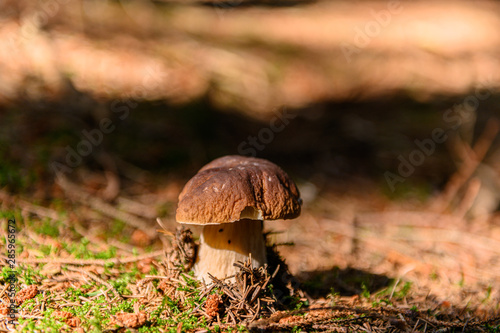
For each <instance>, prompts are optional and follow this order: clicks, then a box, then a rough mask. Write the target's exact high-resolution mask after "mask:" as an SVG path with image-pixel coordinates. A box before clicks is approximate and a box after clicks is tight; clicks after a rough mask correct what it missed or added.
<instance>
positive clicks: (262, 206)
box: [176, 155, 301, 224]
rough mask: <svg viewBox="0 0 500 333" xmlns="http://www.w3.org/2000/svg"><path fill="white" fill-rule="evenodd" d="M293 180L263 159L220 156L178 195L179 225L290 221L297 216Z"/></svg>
mask: <svg viewBox="0 0 500 333" xmlns="http://www.w3.org/2000/svg"><path fill="white" fill-rule="evenodd" d="M300 204H301V199H300V194H299V190H298V189H297V186H296V185H295V183H294V182H293V180H291V179H290V177H288V175H287V174H286V173H285V172H284V171H283V170H282V169H281V168H280V167H278V166H277V165H276V164H274V163H271V162H269V161H267V160H264V159H260V158H254V157H243V156H237V155H234V156H224V157H221V158H218V159H216V160H214V161H212V162H210V163H208V164H207V165H205V166H204V167H203V168H201V169H200V171H198V173H197V174H196V175H195V176H194V177H193V178H191V180H190V181H189V182H188V183H187V184H186V185H185V186H184V189H183V190H182V192H181V194H180V195H179V205H178V207H177V212H176V219H177V221H178V222H179V223H190V224H219V223H229V222H234V221H238V220H240V219H243V218H247V219H255V220H276V219H293V218H295V217H297V216H299V215H300Z"/></svg>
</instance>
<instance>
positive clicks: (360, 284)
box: [296, 267, 394, 298]
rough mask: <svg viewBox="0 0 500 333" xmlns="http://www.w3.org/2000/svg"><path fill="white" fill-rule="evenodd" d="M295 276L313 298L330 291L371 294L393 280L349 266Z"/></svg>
mask: <svg viewBox="0 0 500 333" xmlns="http://www.w3.org/2000/svg"><path fill="white" fill-rule="evenodd" d="M296 278H297V279H298V280H299V281H300V283H301V287H302V289H304V290H305V291H306V292H307V293H308V294H309V296H311V297H313V298H320V297H327V296H328V295H329V294H331V293H332V292H333V293H336V294H338V295H340V296H354V295H360V294H363V293H369V294H373V293H376V292H378V291H380V290H382V289H384V288H387V287H389V286H390V285H391V284H392V283H393V282H394V280H393V279H390V278H389V277H387V276H384V275H378V274H373V273H370V272H366V271H363V270H359V269H355V268H350V267H349V268H346V269H340V268H338V267H333V268H332V269H329V270H322V271H311V272H303V273H300V274H299V275H298V276H296Z"/></svg>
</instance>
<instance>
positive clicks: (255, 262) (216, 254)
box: [194, 219, 266, 283]
mask: <svg viewBox="0 0 500 333" xmlns="http://www.w3.org/2000/svg"><path fill="white" fill-rule="evenodd" d="M262 228H263V223H262V221H258V220H257V221H256V220H250V219H243V220H240V221H236V222H232V223H223V224H217V225H206V226H204V227H203V232H202V234H201V237H200V248H199V251H198V257H197V259H196V263H195V265H194V272H195V276H196V277H197V278H198V279H199V280H204V281H205V282H206V283H210V282H211V279H210V277H209V276H208V273H210V274H212V275H213V276H215V277H217V278H219V279H222V278H225V277H228V276H231V275H234V274H235V273H236V272H237V271H238V268H237V267H235V266H234V263H236V262H237V261H246V260H247V259H248V258H249V256H250V254H251V257H252V266H253V267H255V268H256V267H260V266H262V265H264V264H265V263H266V246H265V241H264V236H263V235H262Z"/></svg>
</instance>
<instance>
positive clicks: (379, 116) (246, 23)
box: [0, 0, 500, 310]
mask: <svg viewBox="0 0 500 333" xmlns="http://www.w3.org/2000/svg"><path fill="white" fill-rule="evenodd" d="M499 30H500V3H498V2H496V1H411V2H409V1H408V2H407V1H308V0H262V1H258V0H257V1H246V0H229V1H194V0H193V1H191V0H187V1H175V0H172V1H168V0H164V1H148V0H144V1H139V0H127V1H126V0H116V1H81V0H45V1H22V0H21V1H11V0H3V1H0V188H1V189H2V195H1V198H0V199H1V200H2V201H3V206H2V207H3V209H6V207H7V206H6V205H19V206H20V207H21V210H22V211H23V212H24V213H25V214H27V215H26V216H29V214H30V209H29V207H32V206H27V205H25V204H26V202H30V203H32V204H35V205H38V206H43V207H49V208H50V209H55V210H59V211H61V210H63V211H68V213H67V215H66V216H67V219H68V221H71V223H77V224H81V225H83V226H85V228H86V229H87V230H97V231H96V234H99V235H100V236H99V237H102V238H106V237H107V236H106V235H105V234H106V232H107V231H109V230H115V231H116V230H119V232H118V235H119V236H120V237H123V239H122V240H123V242H124V243H126V242H128V243H132V244H135V245H137V246H146V245H148V246H151V244H155V242H158V240H157V235H156V233H155V232H152V230H154V229H155V228H156V227H157V225H156V222H155V219H156V217H158V216H159V217H161V218H162V220H163V221H164V224H165V226H167V228H172V229H173V228H175V218H174V216H175V207H176V203H177V195H178V194H179V192H180V190H181V189H182V186H183V185H184V183H185V182H186V181H187V180H188V179H189V178H190V177H191V176H192V175H194V174H195V173H196V171H197V170H198V169H199V168H201V167H202V166H203V165H204V164H205V163H207V162H209V161H211V160H212V159H214V158H217V157H220V156H222V155H226V154H240V155H247V156H257V157H262V158H267V159H269V160H271V161H273V162H275V163H277V164H278V165H280V166H281V167H282V168H283V169H285V170H286V171H287V172H288V173H289V174H290V175H291V176H292V177H293V178H294V179H295V180H296V182H297V184H298V185H299V188H300V190H301V193H302V196H303V198H304V209H303V210H304V213H303V215H302V217H300V218H299V219H297V220H296V221H279V222H275V223H268V224H267V225H266V227H267V228H268V229H270V230H277V231H279V232H280V233H278V234H277V235H275V236H273V237H274V238H273V240H274V241H277V242H292V241H293V242H294V243H295V245H294V246H290V247H283V248H282V249H280V251H281V252H282V254H283V255H284V257H285V258H286V259H287V261H288V262H289V264H290V267H291V269H292V272H293V273H294V274H297V275H298V276H300V277H301V278H302V279H303V280H304V281H316V286H319V288H317V289H315V290H316V291H318V290H322V289H321V288H323V289H325V290H329V286H331V285H332V284H335V286H336V287H337V288H338V289H339V290H341V291H342V292H344V293H356V292H359V291H360V290H361V289H360V286H359V285H357V286H356V285H355V286H352V285H350V286H347V285H345V284H342V283H341V282H339V281H341V280H342V279H341V277H342V276H345V275H346V274H347V275H349V274H350V276H352V274H354V273H353V272H354V270H355V272H357V273H356V274H359V272H365V274H372V275H370V276H383V277H388V278H396V277H401V276H405V277H407V278H411V279H413V280H414V281H416V282H415V283H420V285H421V286H424V285H425V286H429V288H431V290H432V291H433V292H434V293H435V294H436V295H447V296H442V297H446V298H450V296H449V295H450V292H449V290H450V289H449V286H450V284H452V285H453V286H455V287H456V286H457V283H458V282H457V281H462V280H464V279H465V280H466V281H467V283H470V285H471V286H473V287H471V290H473V291H474V293H473V295H475V296H474V297H477V298H478V299H482V298H481V297H483V296H484V295H485V294H486V293H488V290H489V293H490V294H492V292H491V286H492V285H495V283H496V286H498V282H499V279H500V271H499V268H500V215H499V214H498V211H497V209H498V208H499V202H500V178H499V177H500V174H499V172H500V151H499V150H498V147H499V146H498V137H497V133H498V131H499V123H498V117H499V107H498V102H499V100H500V98H499V97H500V95H499V87H500V66H499V60H500V58H499V56H500V34H498V31H499ZM23 203H24V204H23ZM26 207H28V208H26ZM103 220H105V221H107V224H104V225H103V224H102V221H103ZM116 225H119V227H116ZM117 228H118V229H117ZM101 234H102V235H101ZM114 236H116V234H115V235H114ZM311 254H313V255H312V256H311ZM431 277H432V278H431ZM373 281H380V279H373ZM382 281H385V280H384V279H382ZM374 283H375V282H374ZM377 283H378V282H377ZM443 284H444V285H447V289H443V288H442V285H443ZM374 288H375V287H374ZM495 290H496V289H494V290H493V294H494V295H496V297H499V296H498V291H496V292H497V294H495ZM462 291H463V290H462ZM457 295H458V294H457ZM470 295H471V294H467V293H466V294H465V296H464V294H463V293H461V294H460V295H459V296H457V297H458V298H457V299H459V300H460V301H463V300H464V299H466V298H467V297H469V296H470ZM470 297H472V296H470ZM497 300H498V299H497ZM457 302H458V301H457ZM497 304H498V302H497ZM497 310H498V309H497Z"/></svg>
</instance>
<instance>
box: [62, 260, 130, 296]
mask: <svg viewBox="0 0 500 333" xmlns="http://www.w3.org/2000/svg"><path fill="white" fill-rule="evenodd" d="M66 268H67V269H68V270H70V271H73V272H79V273H82V274H85V275H87V276H88V277H90V278H91V279H92V280H94V281H96V282H98V283H100V284H103V285H105V286H106V287H108V288H109V289H110V290H111V291H112V292H113V294H114V295H115V296H116V297H117V298H118V299H122V296H121V295H120V294H119V293H118V291H116V289H115V288H114V287H113V286H112V285H111V284H109V283H108V282H106V281H104V280H103V279H101V278H100V277H98V276H97V275H95V274H94V273H91V272H88V271H86V270H84V269H80V268H78V267H73V266H68V267H66Z"/></svg>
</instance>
